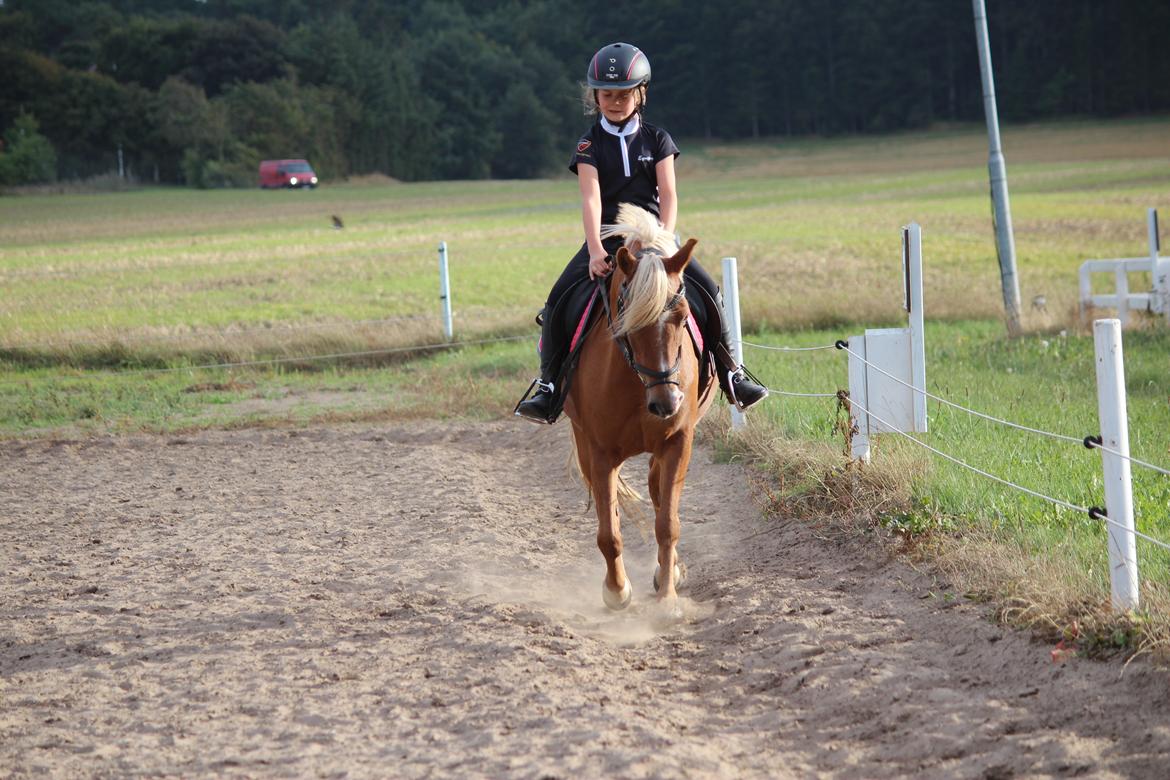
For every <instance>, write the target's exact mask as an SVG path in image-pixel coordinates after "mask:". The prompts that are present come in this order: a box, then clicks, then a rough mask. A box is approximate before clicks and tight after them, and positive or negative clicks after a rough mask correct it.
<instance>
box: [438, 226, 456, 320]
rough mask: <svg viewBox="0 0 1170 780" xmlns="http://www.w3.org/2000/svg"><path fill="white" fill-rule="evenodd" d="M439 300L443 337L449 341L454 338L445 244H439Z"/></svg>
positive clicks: (442, 242) (443, 242) (444, 242)
mask: <svg viewBox="0 0 1170 780" xmlns="http://www.w3.org/2000/svg"><path fill="white" fill-rule="evenodd" d="M439 300H440V301H442V306H443V335H444V336H446V337H447V341H450V340H451V339H452V338H453V337H454V330H453V328H452V324H451V279H450V277H449V276H448V275H447V242H446V241H440V242H439Z"/></svg>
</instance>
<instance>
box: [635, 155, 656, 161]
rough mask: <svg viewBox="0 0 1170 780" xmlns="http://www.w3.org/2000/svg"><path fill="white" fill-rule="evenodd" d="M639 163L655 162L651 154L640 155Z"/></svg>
mask: <svg viewBox="0 0 1170 780" xmlns="http://www.w3.org/2000/svg"><path fill="white" fill-rule="evenodd" d="M638 162H654V157H653V155H649V154H640V155H638Z"/></svg>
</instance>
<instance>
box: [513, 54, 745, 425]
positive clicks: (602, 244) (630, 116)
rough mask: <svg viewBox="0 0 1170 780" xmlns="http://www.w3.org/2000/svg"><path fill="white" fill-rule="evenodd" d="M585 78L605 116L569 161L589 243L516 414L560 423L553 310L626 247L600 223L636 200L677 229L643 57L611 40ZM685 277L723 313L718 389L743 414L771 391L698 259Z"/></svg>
mask: <svg viewBox="0 0 1170 780" xmlns="http://www.w3.org/2000/svg"><path fill="white" fill-rule="evenodd" d="M585 79H586V83H587V84H588V87H589V89H590V90H591V91H592V103H593V105H592V108H593V110H595V111H596V112H597V113H599V114H600V115H601V116H600V118H599V119H598V121H597V122H596V123H595V124H594V125H593V127H591V128H590V129H589V132H587V133H586V134H585V135H583V136H581V138H580V140H578V141H577V148H576V151H575V152H574V154H573V159H572V162H571V163H570V164H569V170H571V171H572V172H573V173H575V174H577V182H578V185H579V187H580V190H581V220H582V222H583V223H584V228H585V243H584V244H583V245H582V246H581V249H580V250H579V251H578V252H577V254H576V255H575V256H574V257H573V259H572V260H570V261H569V265H568V266H567V267H566V268H565V270H564V271H563V272H562V273H561V276H560V278H559V279H557V282H556V284H554V285H553V288H552V292H550V293H549V296H548V302H547V303H546V305H545V310H544V320H543V323H542V337H541V352H540V379H539V380H537V382H536V386H537V390H536V393H535V394H534V395H533V396H532V397H531V398H529V399H527V400H525V401H523V402H521V403H520V404H519V405H518V406H517V407H516V414H517V415H519V416H521V417H524V418H526V419H529V420H532V421H533V422H538V423H552V422H555V421H556V415H557V413H558V412H559V405H558V404H557V403H556V401H557V400H558V399H557V394H559V393H560V392H561V388H559V387H556V386H555V382H556V380H557V377H558V375H559V373H560V370H561V364H562V362H563V361H564V359H565V357H566V355H567V353H568V345H567V344H561V343H557V342H556V332H557V330H558V329H557V328H556V327H555V324H554V322H553V321H554V319H555V317H554V314H553V313H554V310H555V308H556V304H557V301H559V300H560V299H561V296H563V295H564V294H565V293H566V292H568V291H569V290H570V289H571V288H572V287H573V286H574V285H576V284H577V283H578V282H579V281H581V280H582V279H584V278H586V277H588V278H590V279H597V278H601V277H603V276H605V275H607V274H608V273H609V272H610V263H611V260H612V256H613V253H614V252H616V251H617V249H618V247H619V246H621V242H622V239H621V238H620V237H613V238H607V239H602V238H601V226H602V224H613V223H614V222H615V221H616V217H617V211H618V205H619V204H621V203H632V204H634V205H635V206H639V207H641V208H643V209H645V210H646V211H649V212H650V213H651V214H654V215H655V216H656V217H657V218H658V221H659V222H660V223H661V224H662V226H663V228H665V229H666V231H668V232H670V233H674V232H675V220H676V219H677V218H678V195H677V191H676V189H675V178H674V158H675V157H677V156H678V154H679V150H678V147H677V146H675V143H674V140H673V139H672V138H671V137H670V134H669V133H667V132H666V131H665V130H663V129H662V128H660V127H655V126H654V125H651V124H648V123H646V122H645V121H643V120H642V109H643V108H644V107H645V105H646V84H647V83H648V82H649V81H650V62H649V60H647V59H646V55H645V54H643V53H642V51H641V50H640V49H638V47H636V46H631V45H630V44H628V43H612V44H610V45H608V46H605V47H604V48H602V49H600V50H599V51H598V52H597V53H596V54H594V55H593V59H592V60H591V61H590V63H589V71H588V73H587V74H586V77H585ZM685 278H686V281H687V283H688V284H694V285H697V286H699V287H702V288H703V289H704V290H705V291H706V293H707V295H706V296H705V297H706V298H707V300H709V301H711V302H713V303H714V305H715V306H717V307H718V308H719V309H720V311H714V312H713V311H708V312H707V322H709V323H710V322H722V323H723V327H722V329H721V332H720V333H718V334H715V338H717V339H718V341H719V343H717V344H714V345H713V349H712V350H711V352H712V354H713V355H714V357H715V363H716V367H717V371H716V373H717V374H718V377H719V386H720V388H722V390H723V393H724V395H725V396H726V397H727V399H728V401H729V402H730V403H733V404H735V405H736V406H737V407H738V408H739V409H746V408H748V407H749V406H751V405H752V404H754V403H756V402H757V401H760V400H761V399H763V398H765V397H766V396H767V395H768V389H767V388H766V387H764V386H762V385H760V384H758V383H757V382H755V381H753V379H752V378H751V377H750V375H749V374H748V373H747V372H746V371H745V370H744V368H743V366H742V365H737V364H736V363H735V361H734V359H733V358H732V353H731V342H730V331H729V330H728V327H727V324H726V321H725V320H723V319H722V311H721V310H722V308H723V301H722V297H721V296H720V293H719V287H718V285H716V284H715V280H714V279H712V278H711V276H710V275H709V274H708V273H707V272H706V271H704V270H703V268H702V267H701V266H700V265H699V263H698V262H697V261H696V260H693V259H692V260H691V262H690V263H689V264H688V265H687V268H686V273H685ZM708 308H711V307H708Z"/></svg>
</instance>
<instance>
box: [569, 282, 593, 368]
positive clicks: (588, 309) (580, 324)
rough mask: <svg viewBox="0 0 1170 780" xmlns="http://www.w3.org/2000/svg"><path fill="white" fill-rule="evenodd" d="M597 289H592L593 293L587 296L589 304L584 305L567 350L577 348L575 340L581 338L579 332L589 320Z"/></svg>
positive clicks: (582, 330)
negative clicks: (583, 311)
mask: <svg viewBox="0 0 1170 780" xmlns="http://www.w3.org/2000/svg"><path fill="white" fill-rule="evenodd" d="M597 294H598V290H596V289H595V290H594V291H593V295H591V296H589V304H588V305H587V306H586V307H585V313H584V314H582V315H581V319H580V321H579V322H578V323H577V330H575V331H574V332H573V339H572V341H570V342H569V351H570V352H572V351H573V350H574V349H576V348H577V342H578V341H580V340H581V333H582V332H584V330H585V323H587V322H589V315H590V314H591V313H592V312H593V302H594V301H596V300H597Z"/></svg>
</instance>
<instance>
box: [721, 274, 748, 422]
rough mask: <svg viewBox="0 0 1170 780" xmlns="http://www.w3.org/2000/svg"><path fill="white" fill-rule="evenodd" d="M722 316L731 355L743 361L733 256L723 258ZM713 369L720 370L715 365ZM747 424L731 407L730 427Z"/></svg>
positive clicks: (736, 279) (744, 416)
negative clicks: (728, 330)
mask: <svg viewBox="0 0 1170 780" xmlns="http://www.w3.org/2000/svg"><path fill="white" fill-rule="evenodd" d="M723 316H724V317H726V318H727V324H728V326H730V328H731V356H732V358H734V359H735V362H736V363H740V364H742V363H743V341H742V339H743V334H742V332H741V327H740V319H739V269H738V268H737V266H736V260H735V258H734V257H725V258H723ZM715 370H716V371H718V370H720V369H719V367H718V365H716V367H715ZM746 425H747V416H746V415H745V414H744V413H743V412H741V411H740V410H739V409H736V408H735V407H734V406H732V407H731V427H732V429H734V430H739V429H741V428H743V427H745V426H746Z"/></svg>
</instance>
